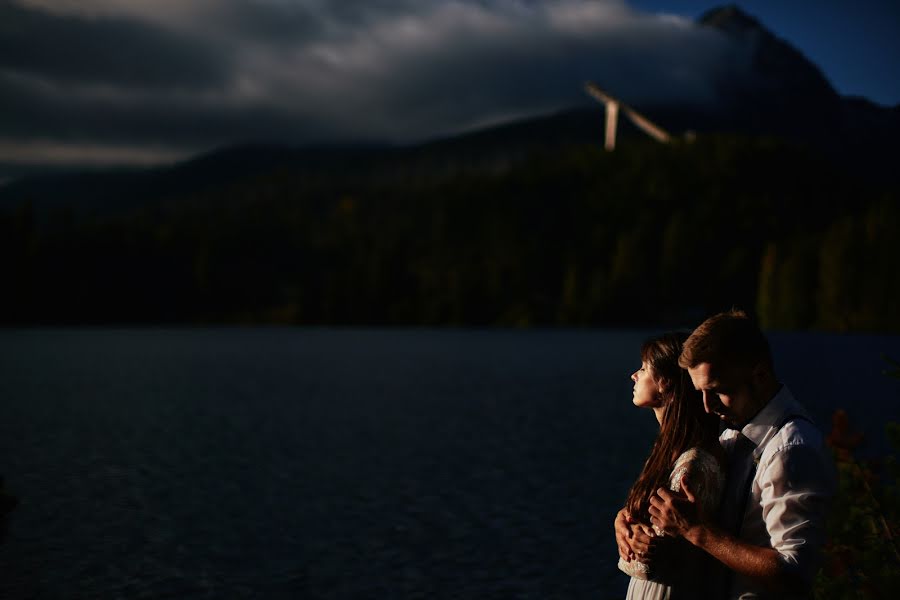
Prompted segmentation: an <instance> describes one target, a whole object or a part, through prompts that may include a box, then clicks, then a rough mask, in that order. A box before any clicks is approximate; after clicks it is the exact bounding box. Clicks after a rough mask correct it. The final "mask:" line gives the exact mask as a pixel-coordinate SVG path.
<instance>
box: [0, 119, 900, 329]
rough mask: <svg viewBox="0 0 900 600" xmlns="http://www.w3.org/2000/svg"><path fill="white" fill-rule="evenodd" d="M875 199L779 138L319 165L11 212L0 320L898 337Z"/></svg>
mask: <svg viewBox="0 0 900 600" xmlns="http://www.w3.org/2000/svg"><path fill="white" fill-rule="evenodd" d="M598 137H599V136H598ZM444 148H446V147H444ZM467 157H468V159H467ZM885 181H890V180H884V181H881V182H878V181H873V180H870V179H869V178H866V177H863V176H861V175H860V174H859V172H858V171H856V170H853V169H850V168H845V167H843V166H842V163H839V162H837V161H836V160H835V159H833V158H830V157H829V156H826V155H824V154H820V153H819V152H817V151H816V150H814V149H811V148H809V147H806V146H799V145H793V144H791V143H788V142H783V141H779V140H778V139H776V138H767V137H747V136H737V135H700V136H699V137H698V139H697V140H696V141H695V142H693V143H687V142H679V143H676V144H672V145H668V146H666V145H660V144H656V143H655V142H653V141H651V140H646V141H645V140H640V139H637V138H634V139H630V140H628V139H626V140H625V141H623V142H622V143H621V144H620V147H619V148H617V150H616V151H615V152H612V153H608V152H604V151H603V150H602V148H601V147H600V146H599V141H598V143H568V144H558V145H553V144H547V145H545V146H542V145H540V144H535V145H531V146H528V147H527V148H526V149H525V150H523V151H522V152H519V153H512V154H510V153H506V154H503V153H496V152H495V153H491V152H486V153H485V154H484V155H483V156H476V155H475V154H473V153H472V152H471V151H467V153H466V154H459V153H455V154H453V155H452V156H439V155H437V154H435V150H434V148H431V147H428V146H425V147H421V148H418V149H416V148H413V149H407V150H405V151H402V152H398V151H377V150H371V151H367V152H357V153H353V154H352V155H348V157H347V158H346V160H344V159H342V157H341V155H340V154H337V155H335V156H334V157H332V159H331V161H330V162H325V163H323V164H319V165H316V168H305V167H304V163H303V162H302V160H301V161H300V162H297V161H295V162H294V163H286V164H282V165H281V166H279V167H278V168H276V169H274V170H272V171H268V172H264V173H254V174H252V175H250V176H248V177H246V178H243V179H239V180H238V181H237V182H233V181H230V180H229V182H228V183H227V184H223V185H220V186H216V185H207V186H202V187H198V188H195V189H192V190H191V191H190V192H189V193H186V194H181V195H179V194H173V195H170V196H167V197H166V198H165V199H159V200H158V201H156V202H150V203H144V204H141V205H139V206H138V207H137V208H135V209H133V210H131V211H126V212H124V213H121V212H120V213H112V214H111V213H97V214H93V215H91V214H79V213H78V211H77V210H73V209H71V208H57V209H54V210H51V211H50V213H49V214H42V215H41V216H40V219H41V223H40V224H38V223H36V220H37V218H38V217H37V216H36V215H35V211H34V209H33V206H32V204H31V203H30V202H29V199H28V198H27V197H25V198H22V200H21V202H19V203H18V205H17V207H16V208H15V209H13V210H6V211H5V212H3V213H2V216H0V228H2V229H0V244H2V260H3V262H4V263H5V264H4V265H3V271H4V273H6V274H7V276H6V281H7V284H8V285H7V290H6V292H5V293H4V294H3V295H2V297H0V298H2V299H0V302H2V312H0V314H2V320H3V322H4V323H6V324H53V323H79V324H83V323H291V324H303V325H313V324H316V325H317V324H342V325H343V324H354V325H471V326H542V325H598V326H610V325H613V326H617V325H648V326H656V325H664V324H690V323H693V322H694V321H696V320H697V319H699V318H700V317H702V315H703V314H705V313H706V312H708V311H711V310H718V309H722V308H727V307H729V306H730V305H732V304H737V305H740V306H744V307H748V308H751V309H752V308H755V309H756V310H758V313H759V316H760V318H761V319H762V321H763V323H764V324H765V325H766V326H768V327H772V328H821V329H827V330H837V331H845V330H878V331H900V310H897V307H896V303H897V299H898V298H900V293H898V286H900V207H898V200H900V198H898V188H897V185H896V184H894V183H889V182H888V183H885ZM138 191H139V190H136V192H138ZM126 200H127V199H126V198H123V202H126Z"/></svg>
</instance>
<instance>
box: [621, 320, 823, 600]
mask: <svg viewBox="0 0 900 600" xmlns="http://www.w3.org/2000/svg"><path fill="white" fill-rule="evenodd" d="M679 365H681V367H682V368H685V369H687V371H688V374H689V375H690V378H691V381H692V382H693V385H694V387H695V388H696V389H697V390H699V391H700V392H701V393H702V396H703V404H704V408H705V409H706V411H707V412H709V413H715V414H717V415H719V417H720V418H721V419H722V421H723V422H724V424H725V426H726V429H725V430H724V431H723V433H722V435H721V436H720V438H719V439H720V442H721V443H722V445H723V447H724V448H725V451H726V454H727V456H728V466H727V473H726V481H727V483H726V486H725V491H724V493H723V498H722V507H721V509H720V514H719V515H718V518H716V515H704V514H700V513H699V511H698V510H697V505H696V504H695V503H694V496H693V493H692V490H690V489H689V488H684V493H683V494H674V493H672V492H670V491H669V490H666V489H663V488H660V489H659V490H657V493H656V494H655V495H654V496H653V498H651V500H650V504H651V506H650V515H651V521H652V524H653V526H654V529H655V530H656V531H657V532H662V533H663V534H665V535H674V536H682V537H684V538H685V539H686V540H688V541H689V542H691V543H692V544H694V545H695V546H697V547H699V548H701V549H703V550H705V551H706V552H707V553H709V554H710V555H711V556H712V557H713V558H715V559H717V560H718V561H720V562H721V563H722V564H723V565H724V566H725V567H726V568H727V569H728V570H729V571H730V572H731V578H730V579H731V580H730V582H729V584H728V586H727V587H728V590H727V593H726V597H727V598H742V599H744V598H791V597H801V598H802V597H807V596H809V595H810V592H811V588H812V582H813V578H814V576H815V574H816V571H817V570H818V567H819V554H820V552H821V547H822V545H823V543H824V538H825V514H826V511H827V505H828V501H829V499H830V497H831V495H832V494H833V490H834V472H833V468H832V464H831V460H830V458H829V457H828V455H827V454H826V452H825V448H824V444H823V437H822V434H821V432H820V431H819V430H818V429H817V428H816V426H815V425H814V424H813V423H812V421H811V419H810V418H809V416H808V414H807V413H806V411H805V410H804V409H803V407H801V406H800V405H799V404H798V403H797V401H796V400H794V398H793V396H792V395H791V392H790V391H789V390H788V389H787V387H785V386H784V385H782V384H781V383H780V382H779V381H778V380H777V378H776V376H775V371H774V368H773V365H772V356H771V353H770V350H769V344H768V342H767V341H766V338H765V336H764V335H763V333H762V332H761V331H760V330H759V328H758V327H757V326H756V325H755V324H754V323H753V322H752V321H751V320H750V319H749V318H748V317H747V315H746V314H744V313H743V312H740V311H731V312H726V313H721V314H718V315H715V316H713V317H710V318H709V319H707V320H706V321H704V322H703V323H702V324H701V325H700V326H699V327H697V329H696V330H694V332H693V333H692V334H691V336H690V337H689V338H688V339H687V341H686V342H685V344H684V349H683V351H682V353H681V357H680V359H679ZM618 530H619V527H618V523H617V531H618ZM617 535H618V534H617Z"/></svg>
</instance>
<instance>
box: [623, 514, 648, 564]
mask: <svg viewBox="0 0 900 600" xmlns="http://www.w3.org/2000/svg"><path fill="white" fill-rule="evenodd" d="M615 529H616V544H617V545H618V547H619V556H620V557H621V558H622V560H624V561H625V562H631V561H632V560H634V559H636V558H637V559H640V561H641V562H643V563H648V562H649V560H650V558H651V557H652V554H653V546H654V544H653V542H654V540H655V538H656V534H655V533H653V530H652V529H651V528H650V526H649V525H645V524H644V523H638V522H637V521H635V520H634V519H632V517H631V515H630V514H629V513H628V511H627V510H625V509H624V508H623V509H622V510H620V511H619V512H618V513H617V514H616V520H615Z"/></svg>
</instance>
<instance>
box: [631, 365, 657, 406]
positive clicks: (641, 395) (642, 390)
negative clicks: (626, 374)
mask: <svg viewBox="0 0 900 600" xmlns="http://www.w3.org/2000/svg"><path fill="white" fill-rule="evenodd" d="M631 380H632V381H633V382H634V397H633V398H632V399H631V401H632V402H634V405H635V406H638V407H640V408H659V407H661V406H662V405H663V398H662V393H661V392H660V389H659V385H658V384H657V383H656V379H654V377H653V370H652V369H651V368H650V365H648V364H647V363H646V362H643V363H641V368H640V369H638V370H637V371H635V372H634V373H632V374H631Z"/></svg>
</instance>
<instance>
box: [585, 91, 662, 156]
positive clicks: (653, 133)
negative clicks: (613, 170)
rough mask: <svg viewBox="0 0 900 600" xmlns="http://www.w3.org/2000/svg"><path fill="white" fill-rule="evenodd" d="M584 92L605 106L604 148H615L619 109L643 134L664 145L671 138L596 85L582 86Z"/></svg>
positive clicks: (657, 126) (660, 128)
mask: <svg viewBox="0 0 900 600" xmlns="http://www.w3.org/2000/svg"><path fill="white" fill-rule="evenodd" d="M584 89H585V91H586V92H587V93H588V94H589V95H590V96H591V97H593V98H595V99H596V100H599V101H600V102H602V103H603V104H604V106H606V140H605V143H604V147H605V148H606V149H607V150H609V151H612V150H614V149H615V147H616V124H617V123H618V120H619V110H620V109H621V110H622V112H623V113H625V116H626V117H628V119H629V120H630V121H631V122H632V123H634V124H635V125H637V126H638V128H640V129H641V130H642V131H644V133H646V134H647V135H649V136H650V137H652V138H653V139H655V140H658V141H660V142H662V143H664V144H666V143H668V142H669V141H670V140H671V139H672V136H671V135H670V134H669V133H668V132H667V131H666V130H665V129H663V128H662V127H660V126H659V125H656V124H655V123H653V122H652V121H651V120H650V119H648V118H647V117H645V116H644V115H642V114H641V113H639V112H638V111H636V110H634V109H633V108H631V107H630V106H628V105H627V104H625V103H624V102H622V101H621V100H618V99H617V98H614V97H612V96H611V95H609V94H607V93H606V92H604V91H603V90H601V89H600V88H599V87H598V86H597V85H596V84H594V83H591V82H590V81H589V82H587V83H586V84H584Z"/></svg>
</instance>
